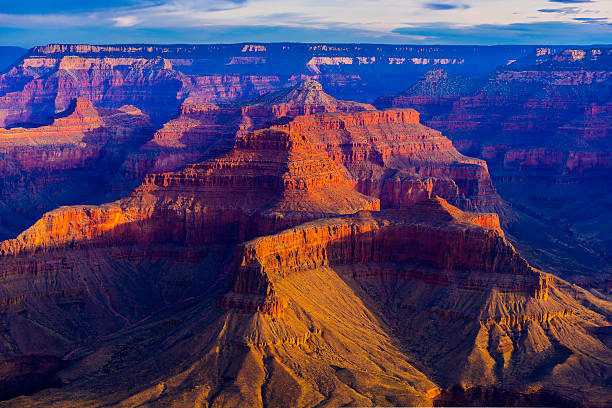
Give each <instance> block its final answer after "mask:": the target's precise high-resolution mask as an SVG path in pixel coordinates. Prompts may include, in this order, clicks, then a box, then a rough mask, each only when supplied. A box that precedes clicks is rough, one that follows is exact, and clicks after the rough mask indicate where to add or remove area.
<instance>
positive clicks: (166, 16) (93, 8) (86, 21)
mask: <svg viewBox="0 0 612 408" xmlns="http://www.w3.org/2000/svg"><path fill="white" fill-rule="evenodd" d="M286 41H287V42H335V43H338V42H362V43H364V42H367V43H394V44H483V45H493V44H571V45H586V44H610V43H612V0H0V45H17V46H22V47H31V46H34V45H42V44H48V43H90V44H109V43H164V44H176V43H236V42H286Z"/></svg>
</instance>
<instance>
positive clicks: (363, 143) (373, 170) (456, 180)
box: [277, 109, 502, 210]
mask: <svg viewBox="0 0 612 408" xmlns="http://www.w3.org/2000/svg"><path fill="white" fill-rule="evenodd" d="M277 127H278V128H280V129H286V130H288V131H290V132H295V133H297V134H301V135H304V136H305V137H307V138H308V139H309V140H311V141H312V143H314V144H315V145H317V146H318V147H319V149H322V150H325V151H327V152H328V153H329V154H330V156H331V157H332V158H333V159H334V160H335V161H336V162H337V163H339V164H342V165H343V166H345V167H346V168H347V169H348V170H349V172H350V173H351V176H352V178H353V180H355V182H356V183H357V190H359V191H360V192H362V193H363V194H366V195H372V196H375V197H379V198H380V200H381V205H382V206H383V207H384V208H389V207H391V208H399V207H403V206H407V205H410V204H413V203H415V202H417V201H420V200H423V199H425V198H432V197H435V196H436V195H439V196H441V197H444V198H445V199H447V200H449V201H451V202H453V203H454V204H456V205H460V206H461V207H463V208H467V209H475V210H477V209H479V210H494V209H498V208H501V207H502V203H501V200H500V199H499V196H498V195H497V193H496V192H495V189H494V188H493V185H492V183H491V180H490V178H489V175H488V171H487V165H486V163H485V162H484V161H483V160H479V159H473V158H469V157H466V156H463V155H462V154H460V153H459V152H457V150H456V149H455V148H454V147H453V146H452V144H451V142H450V140H449V139H447V138H446V137H444V136H442V134H441V133H440V132H438V131H435V130H433V129H430V128H427V127H425V126H423V125H421V124H420V123H419V114H418V113H417V112H416V111H414V110H408V109H391V110H385V111H372V110H368V111H363V112H356V113H348V114H341V113H336V114H317V115H309V116H300V117H296V118H295V119H294V120H293V121H291V122H289V123H287V124H286V125H280V126H277Z"/></svg>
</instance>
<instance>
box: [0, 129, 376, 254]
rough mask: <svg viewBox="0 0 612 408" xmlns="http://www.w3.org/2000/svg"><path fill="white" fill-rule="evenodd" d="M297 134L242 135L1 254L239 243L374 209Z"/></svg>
mask: <svg viewBox="0 0 612 408" xmlns="http://www.w3.org/2000/svg"><path fill="white" fill-rule="evenodd" d="M314 151H315V150H314V148H313V146H312V145H311V144H310V143H309V142H308V140H306V139H305V138H303V137H302V136H300V135H296V134H293V133H289V132H284V131H281V130H274V129H264V130H259V131H255V132H249V133H246V134H245V135H244V136H242V137H241V138H240V139H238V140H237V141H236V145H235V147H234V149H233V150H232V151H231V152H229V153H226V154H224V155H222V156H220V157H218V158H215V159H210V160H208V161H205V162H203V163H200V164H195V165H190V166H188V167H187V168H185V169H184V170H182V171H179V172H174V173H162V174H154V175H150V176H148V177H147V178H146V180H145V182H144V183H143V184H142V185H141V186H140V187H139V188H138V189H136V190H135V191H134V192H133V193H132V194H131V195H130V196H128V197H126V198H124V199H122V200H119V201H117V202H114V203H110V204H105V205H102V206H97V207H96V206H94V207H64V208H60V209H57V210H55V211H52V212H50V213H47V214H45V216H44V217H43V218H42V219H41V220H39V221H38V222H37V223H36V224H34V226H32V227H31V228H30V229H28V230H26V231H24V232H23V233H22V234H20V235H19V236H18V237H17V238H16V239H14V240H8V241H5V242H4V243H2V244H1V245H2V249H1V251H2V253H4V254H18V253H20V252H22V251H35V250H37V249H44V248H53V247H57V246H61V245H66V244H68V243H72V244H79V243H83V244H85V245H87V244H92V243H97V244H98V245H100V244H103V245H111V244H113V243H114V244H117V243H125V244H129V243H134V242H137V243H153V242H165V241H172V242H181V243H200V244H201V243H207V242H219V241H230V242H235V241H236V240H245V239H248V238H249V237H253V236H256V235H261V234H265V233H272V232H274V231H278V230H280V229H283V228H287V227H289V226H291V225H295V224H297V223H300V222H303V221H305V220H308V219H313V218H319V217H322V216H326V215H330V214H331V215H333V214H345V213H354V212H356V211H359V210H363V209H375V210H377V209H378V208H379V202H378V200H377V199H374V198H371V197H366V196H364V195H362V194H360V193H358V192H356V191H355V190H354V189H353V186H352V184H351V183H350V182H349V181H347V180H346V179H345V178H344V172H343V169H342V168H341V167H340V166H338V165H337V164H335V163H334V162H333V161H332V160H331V159H329V157H328V156H327V154H326V153H325V152H319V153H316V152H315V153H313V152H314Z"/></svg>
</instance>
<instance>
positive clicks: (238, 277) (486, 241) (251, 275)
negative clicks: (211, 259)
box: [223, 198, 549, 313]
mask: <svg viewBox="0 0 612 408" xmlns="http://www.w3.org/2000/svg"><path fill="white" fill-rule="evenodd" d="M434 220H435V221H437V222H438V223H443V224H442V225H436V226H435V227H434V226H432V225H431V224H430V223H431V222H432V221H434ZM478 227H484V228H478ZM390 261H392V262H400V263H401V262H409V263H415V264H426V265H430V266H431V267H432V268H433V270H437V271H455V272H454V273H455V274H459V275H461V273H462V272H461V271H467V270H471V271H481V272H482V273H483V275H482V277H478V278H474V277H470V278H469V279H467V280H465V281H463V282H462V283H461V285H460V286H461V287H466V288H470V289H481V290H491V288H493V287H494V288H496V289H497V290H499V291H501V292H510V293H525V294H527V295H529V296H532V297H534V298H535V299H546V298H547V297H548V280H549V278H548V277H547V276H546V274H542V273H541V272H539V271H536V270H534V269H533V268H531V267H529V265H528V264H527V262H526V261H525V260H524V259H522V258H521V257H520V256H519V255H518V254H517V253H516V251H515V250H514V248H512V246H511V245H510V244H508V243H507V242H506V241H505V239H504V234H503V232H502V231H501V229H500V227H499V218H498V217H497V215H496V214H474V213H466V212H463V211H461V210H459V209H458V208H456V207H453V206H451V205H450V204H448V203H447V202H446V201H445V200H443V199H441V198H437V199H435V200H427V201H423V202H421V203H419V204H417V205H416V206H414V207H411V208H410V209H409V210H405V211H397V210H393V211H392V210H389V211H387V212H383V213H381V215H380V216H378V215H375V213H368V212H364V213H359V214H358V215H356V216H353V217H352V218H345V219H332V220H325V221H317V222H313V223H311V224H306V225H304V226H301V227H299V228H295V229H290V230H287V231H283V232H281V233H279V234H276V235H272V236H269V237H265V238H257V239H255V240H253V241H250V242H249V243H247V244H244V246H243V247H242V249H241V252H240V253H239V254H238V258H237V259H236V261H235V268H236V269H235V271H234V277H233V284H232V291H233V292H232V294H231V295H229V298H230V299H235V298H236V294H245V295H246V299H251V298H252V296H250V295H259V296H261V297H264V298H266V299H267V298H268V297H270V298H271V299H272V298H274V299H275V296H274V282H275V281H277V280H279V279H282V278H284V277H286V276H287V275H290V274H291V273H292V272H293V271H296V270H304V269H317V268H320V267H327V266H334V265H343V264H349V265H350V264H368V263H385V262H390ZM391 273H398V272H391ZM407 274H408V276H411V277H414V278H420V279H423V280H425V281H426V282H428V283H436V284H440V285H443V286H448V285H451V283H452V281H453V280H454V278H452V277H450V276H448V275H446V274H445V273H442V274H440V273H438V272H434V271H431V272H430V273H425V274H422V272H417V271H410V272H407ZM245 302H246V301H245ZM235 303H236V302H235ZM223 304H225V305H226V306H228V302H225V303H223ZM274 312H275V313H278V310H275V311H274Z"/></svg>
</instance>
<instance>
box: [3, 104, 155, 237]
mask: <svg viewBox="0 0 612 408" xmlns="http://www.w3.org/2000/svg"><path fill="white" fill-rule="evenodd" d="M151 134H152V127H151V124H150V122H149V118H148V117H147V116H146V115H144V114H142V112H140V110H139V109H137V108H135V107H133V106H123V107H121V108H120V109H118V110H106V109H99V108H94V107H93V105H92V104H91V102H90V101H89V100H87V99H83V98H80V99H76V100H74V101H73V102H72V104H71V105H70V106H69V108H68V110H67V111H66V112H64V113H63V114H61V115H58V116H56V117H55V118H54V120H53V122H52V123H50V124H49V125H45V126H40V127H34V128H21V127H20V128H11V129H0V169H2V171H3V180H2V183H1V184H0V197H1V200H0V201H1V202H2V204H1V205H0V219H1V225H2V228H1V230H0V234H1V235H2V236H6V235H14V234H16V233H17V232H18V231H19V230H22V229H23V228H24V227H25V226H27V225H28V224H30V225H31V223H32V220H34V219H36V218H38V217H39V216H40V215H41V214H42V213H43V212H44V211H45V210H50V209H52V208H54V207H56V206H57V205H58V204H62V203H73V202H75V201H77V202H78V201H81V202H82V201H85V202H87V201H90V200H97V199H104V198H105V194H104V193H105V192H106V191H107V187H105V186H104V184H105V183H107V182H108V181H109V180H110V179H111V178H112V177H113V175H114V174H115V172H117V170H118V169H119V167H120V166H121V163H122V162H123V160H124V158H125V157H126V156H127V155H128V154H129V153H130V152H133V151H135V150H136V149H138V148H139V147H140V146H141V145H142V144H143V143H144V142H145V141H146V140H147V139H148V138H150V137H151ZM116 187H117V188H119V190H120V192H121V186H116ZM90 202H91V201H90Z"/></svg>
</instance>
